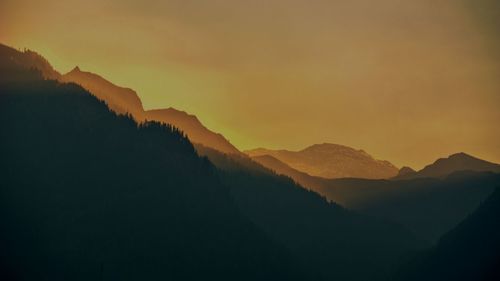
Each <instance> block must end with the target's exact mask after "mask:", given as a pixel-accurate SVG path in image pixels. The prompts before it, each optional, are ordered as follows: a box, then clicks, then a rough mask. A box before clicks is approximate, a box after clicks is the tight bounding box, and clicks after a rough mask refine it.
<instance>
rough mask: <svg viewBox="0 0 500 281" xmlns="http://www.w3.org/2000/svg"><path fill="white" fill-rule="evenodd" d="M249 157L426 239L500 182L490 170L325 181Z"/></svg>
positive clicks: (278, 163) (462, 214) (271, 159)
mask: <svg viewBox="0 0 500 281" xmlns="http://www.w3.org/2000/svg"><path fill="white" fill-rule="evenodd" d="M252 160H254V161H256V162H258V163H260V164H262V165H263V166H265V167H268V168H269V169H271V170H273V171H275V172H276V173H278V174H282V175H287V176H289V177H291V178H292V179H293V180H294V181H296V182H297V183H299V184H301V185H302V186H304V187H305V188H307V189H310V190H313V191H315V192H317V193H319V194H321V195H322V196H325V198H327V200H330V201H332V202H336V203H338V204H340V205H342V206H344V207H346V208H348V209H351V210H355V211H358V212H360V213H363V214H365V215H369V216H375V217H378V218H381V219H384V220H389V221H393V222H397V223H399V224H401V225H404V226H405V227H406V228H408V229H410V230H411V231H412V232H413V233H414V234H416V235H417V236H418V237H419V238H421V239H424V240H427V241H429V242H436V241H437V240H438V239H439V238H440V237H441V236H442V235H443V234H445V233H446V232H447V231H449V230H450V229H452V228H453V227H454V226H456V225H457V224H458V223H459V222H461V221H462V220H463V219H464V218H465V217H466V216H467V215H468V214H469V213H470V212H472V211H473V210H474V209H475V208H477V206H479V204H480V203H481V202H482V201H483V200H484V199H485V198H487V196H488V195H489V194H490V193H491V192H492V191H493V189H494V188H495V186H496V185H500V175H499V174H494V173H490V172H473V171H468V172H456V173H454V174H451V175H449V176H448V177H446V178H443V179H436V178H416V179H410V180H371V179H355V178H344V179H324V178H320V177H313V176H310V175H308V174H306V173H303V172H300V171H297V170H295V169H293V168H291V167H289V166H288V165H286V164H284V163H283V162H281V161H279V160H278V159H276V158H274V157H272V156H269V155H263V156H256V157H253V158H252Z"/></svg>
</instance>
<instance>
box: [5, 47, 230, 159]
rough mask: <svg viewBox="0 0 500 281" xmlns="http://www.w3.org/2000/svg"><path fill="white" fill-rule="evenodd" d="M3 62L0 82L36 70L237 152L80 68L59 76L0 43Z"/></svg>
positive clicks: (186, 117)
mask: <svg viewBox="0 0 500 281" xmlns="http://www.w3.org/2000/svg"><path fill="white" fill-rule="evenodd" d="M3 61H5V63H1V64H0V73H2V77H0V81H1V80H2V79H6V80H10V81H12V80H13V79H15V76H16V75H17V76H19V79H24V78H25V77H26V75H25V73H24V72H26V71H27V70H29V69H30V68H34V69H38V70H39V71H40V72H41V74H42V76H43V77H44V78H47V79H54V80H59V81H61V82H73V83H76V84H79V85H80V86H82V87H84V88H85V89H87V90H88V91H90V92H91V93H92V94H93V95H95V96H96V97H98V98H99V99H100V100H103V101H104V102H106V104H107V105H108V107H109V108H110V109H112V110H113V111H115V112H116V113H119V114H126V113H129V114H131V115H132V116H133V117H134V119H135V120H137V121H138V122H143V121H145V120H150V121H159V122H165V123H168V124H173V125H174V126H176V127H178V128H179V129H181V130H182V131H184V133H186V134H187V135H188V137H189V139H190V140H191V141H192V142H195V143H201V144H204V145H206V146H209V147H212V148H214V149H217V150H219V151H222V152H224V153H240V152H239V151H238V149H237V148H236V147H234V146H233V145H232V144H231V143H230V142H229V141H228V140H227V139H225V138H224V136H222V135H221V134H218V133H215V132H212V131H211V130H209V129H207V128H206V127H205V126H204V125H203V124H202V123H201V122H200V121H199V120H198V119H197V118H196V117H195V116H193V115H190V114H188V113H185V112H184V111H179V110H176V109H173V108H168V109H160V110H151V111H147V112H145V111H144V109H143V107H142V102H141V100H140V98H139V96H138V95H137V93H136V92H134V91H133V90H132V89H129V88H124V87H120V86H117V85H115V84H113V83H111V82H109V81H107V80H106V79H104V78H102V77H101V76H99V75H97V74H94V73H91V72H87V71H81V70H80V68H78V67H75V68H74V69H73V70H72V71H70V72H68V73H66V74H64V75H61V74H60V73H58V72H57V71H55V70H54V69H53V67H52V66H51V65H50V63H49V62H48V61H47V60H46V59H45V58H43V57H42V56H40V55H39V54H37V53H35V52H32V51H29V50H28V51H25V52H20V51H17V50H15V49H13V48H10V47H8V46H5V45H2V44H0V62H3ZM4 65H9V66H10V69H9V70H3V69H2V68H3V67H4ZM14 66H17V68H19V69H18V72H19V73H20V74H19V75H18V74H16V73H18V72H16V71H13V69H12V68H13V67H14ZM6 75H9V77H7V76H6ZM10 76H12V77H10Z"/></svg>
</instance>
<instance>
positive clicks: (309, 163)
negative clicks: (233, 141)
mask: <svg viewBox="0 0 500 281" xmlns="http://www.w3.org/2000/svg"><path fill="white" fill-rule="evenodd" d="M245 153H246V154H247V155H249V156H250V157H253V156H261V155H266V154H267V155H271V156H273V157H274V158H276V159H278V160H280V161H281V162H283V163H285V164H287V165H288V166H290V167H291V168H294V169H296V170H298V171H301V172H304V173H307V174H309V175H311V176H318V177H322V178H345V177H356V178H370V179H379V178H391V177H394V176H396V175H397V173H398V169H397V168H396V166H394V165H393V164H391V163H390V162H389V161H386V160H377V159H375V158H374V157H372V156H371V155H370V154H368V153H367V152H365V151H364V150H361V149H359V150H357V149H354V148H351V147H348V146H345V145H339V144H333V143H322V144H313V145H311V146H308V147H306V148H304V149H301V150H298V151H290V150H284V149H281V150H271V149H265V148H257V149H253V150H246V151H245Z"/></svg>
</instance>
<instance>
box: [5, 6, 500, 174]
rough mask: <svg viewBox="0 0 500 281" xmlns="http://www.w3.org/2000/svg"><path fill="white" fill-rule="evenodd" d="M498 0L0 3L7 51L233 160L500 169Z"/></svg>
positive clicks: (499, 23) (499, 21)
mask: <svg viewBox="0 0 500 281" xmlns="http://www.w3.org/2000/svg"><path fill="white" fill-rule="evenodd" d="M499 3H500V2H499V1H496V0H439V1H438V0H378V1H373V0H349V1H347V0H346V1H336V0H329V1H327V0H274V1H272V0H267V1H264V0H251V1H250V0H247V1H242V0H196V1H192V0H166V1H160V0H149V1H132V0H106V1H103V0H99V1H98V0H85V1H80V0H66V1H59V0H45V1H33V0H1V1H0V42H2V43H4V44H7V45H10V46H12V47H16V48H25V47H26V48H29V49H32V50H34V51H37V52H39V53H40V54H42V55H43V56H44V57H46V58H47V59H48V60H49V61H50V62H51V64H52V65H53V66H54V67H55V68H56V69H57V70H59V71H60V72H63V73H64V72H67V71H70V70H71V69H72V68H74V67H75V66H76V65H78V66H79V67H80V68H81V69H82V70H84V71H91V72H94V73H98V74H99V75H101V76H103V77H105V78H106V79H109V80H110V81H112V82H113V83H115V84H118V85H120V86H125V87H130V88H132V89H134V90H136V91H137V93H138V94H139V96H140V97H141V99H142V101H143V104H144V107H145V108H146V109H155V108H165V107H174V108H177V109H180V110H185V111H187V112H189V113H192V114H195V115H197V116H198V118H199V119H200V120H201V121H202V122H203V123H204V124H205V125H206V126H207V127H208V128H210V129H212V130H214V131H216V132H220V133H222V134H223V135H224V136H225V137H226V138H228V139H229V140H230V141H231V142H232V143H233V144H234V145H235V146H236V147H238V148H239V149H242V150H244V149H251V148H256V147H266V148H272V149H278V148H279V149H290V150H299V149H302V148H305V147H307V146H309V145H311V144H315V143H324V142H329V143H337V144H343V145H348V146H351V147H354V148H357V149H363V150H365V151H367V152H368V153H370V154H371V155H373V156H374V157H376V158H379V159H386V160H389V161H391V162H393V163H394V164H396V165H397V166H403V165H408V166H411V167H413V168H416V169H419V168H422V167H423V166H424V165H426V164H429V163H432V162H433V161H434V160H435V159H437V158H439V157H446V156H448V155H450V154H452V153H455V152H460V151H463V152H466V153H469V154H472V155H475V156H477V157H480V158H483V159H486V160H490V161H494V162H500V130H499V129H498V128H499V125H498V123H499V121H500V110H499V108H500V4H499Z"/></svg>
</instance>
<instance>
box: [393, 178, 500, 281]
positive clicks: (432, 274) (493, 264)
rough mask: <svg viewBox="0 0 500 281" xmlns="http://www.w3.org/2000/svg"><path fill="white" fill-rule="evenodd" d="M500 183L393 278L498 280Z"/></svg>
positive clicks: (459, 280) (499, 272)
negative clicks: (474, 209) (431, 247)
mask: <svg viewBox="0 0 500 281" xmlns="http://www.w3.org/2000/svg"><path fill="white" fill-rule="evenodd" d="M499 217H500V186H499V187H498V188H496V190H495V192H494V193H493V194H492V195H491V196H489V197H488V198H487V200H485V201H484V202H483V203H482V204H481V206H479V208H478V209H477V210H476V211H475V212H474V213H472V214H471V215H469V216H468V217H467V219H465V220H464V221H463V222H461V223H460V224H459V225H458V226H457V227H455V228H454V229H453V230H452V231H450V232H449V233H447V234H446V235H445V236H444V237H443V238H442V239H440V241H439V243H438V244H437V245H436V247H434V248H433V249H431V250H428V251H426V252H424V253H421V254H420V255H418V256H416V257H415V258H414V259H413V260H411V261H410V262H407V263H406V264H404V266H402V267H401V269H400V270H399V272H398V274H397V275H396V277H395V278H394V280H401V281H403V280H404V281H412V280H458V281H461V280H464V281H465V280H478V281H487V280H488V281H489V280H491V281H494V280H500V220H499V219H498V218H499Z"/></svg>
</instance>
